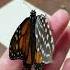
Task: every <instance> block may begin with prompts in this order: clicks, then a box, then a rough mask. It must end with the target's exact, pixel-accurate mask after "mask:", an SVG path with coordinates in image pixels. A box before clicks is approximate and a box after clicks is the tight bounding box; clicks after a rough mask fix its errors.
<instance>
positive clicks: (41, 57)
mask: <svg viewBox="0 0 70 70" xmlns="http://www.w3.org/2000/svg"><path fill="white" fill-rule="evenodd" d="M53 50H54V41H53V36H52V31H51V28H50V26H49V22H48V20H47V18H46V17H45V16H44V15H43V14H41V15H37V16H36V12H35V10H32V11H31V13H30V17H27V18H26V19H25V20H24V21H23V22H22V23H21V24H20V25H19V26H18V28H17V29H16V31H15V33H14V35H13V37H12V39H11V42H10V45H9V57H10V59H11V60H16V59H21V60H23V64H24V66H25V69H24V70H31V68H32V67H34V69H35V70H43V65H44V64H48V63H51V61H52V52H53Z"/></svg>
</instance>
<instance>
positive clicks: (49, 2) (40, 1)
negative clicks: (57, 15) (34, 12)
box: [27, 0, 70, 14]
mask: <svg viewBox="0 0 70 70" xmlns="http://www.w3.org/2000/svg"><path fill="white" fill-rule="evenodd" d="M27 1H28V2H29V3H31V4H33V5H35V6H36V7H38V8H40V9H42V10H43V11H45V12H47V13H49V14H53V13H54V12H55V11H56V10H58V9H60V8H64V9H66V10H67V11H68V12H70V0H27Z"/></svg>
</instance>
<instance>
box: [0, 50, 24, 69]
mask: <svg viewBox="0 0 70 70" xmlns="http://www.w3.org/2000/svg"><path fill="white" fill-rule="evenodd" d="M22 69H23V63H22V61H21V60H10V58H9V52H8V50H7V51H6V52H5V54H3V56H2V57H1V59H0V70H22Z"/></svg>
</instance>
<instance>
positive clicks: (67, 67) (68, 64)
mask: <svg viewBox="0 0 70 70" xmlns="http://www.w3.org/2000/svg"><path fill="white" fill-rule="evenodd" d="M62 70H70V58H68V59H66V61H65V62H64V65H63V69H62Z"/></svg>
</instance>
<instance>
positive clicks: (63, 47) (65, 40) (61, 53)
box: [45, 28, 70, 70]
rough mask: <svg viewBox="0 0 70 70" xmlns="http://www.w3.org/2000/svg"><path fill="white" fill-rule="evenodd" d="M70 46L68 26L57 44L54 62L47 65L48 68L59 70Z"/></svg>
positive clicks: (69, 29) (47, 69)
mask: <svg viewBox="0 0 70 70" xmlns="http://www.w3.org/2000/svg"><path fill="white" fill-rule="evenodd" d="M69 48H70V28H67V29H66V30H65V31H64V33H63V35H62V37H61V38H60V40H59V41H58V43H57V44H56V46H55V52H54V57H53V63H52V64H48V65H45V69H46V70H59V69H60V67H61V65H62V63H63V61H64V59H65V56H66V54H67V52H68V50H69Z"/></svg>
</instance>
